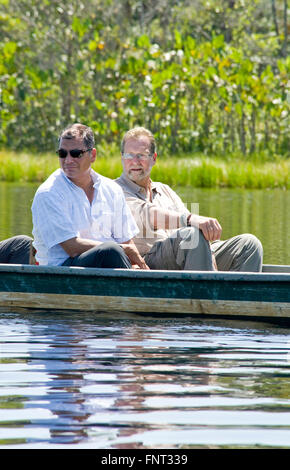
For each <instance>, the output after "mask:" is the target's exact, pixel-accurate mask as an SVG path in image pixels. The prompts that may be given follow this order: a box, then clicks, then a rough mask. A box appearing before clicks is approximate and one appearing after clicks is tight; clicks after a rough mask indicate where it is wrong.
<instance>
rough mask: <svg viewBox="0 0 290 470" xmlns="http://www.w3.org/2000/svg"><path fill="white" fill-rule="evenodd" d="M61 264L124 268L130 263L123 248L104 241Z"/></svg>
mask: <svg viewBox="0 0 290 470" xmlns="http://www.w3.org/2000/svg"><path fill="white" fill-rule="evenodd" d="M63 266H82V267H86V268H124V269H130V268H132V265H131V263H130V261H129V258H128V256H127V255H126V254H125V252H124V250H123V248H122V247H121V246H120V245H118V244H117V243H115V242H106V243H102V244H101V245H98V246H95V247H94V248H91V249H90V250H87V251H85V252H84V253H82V254H81V255H79V256H75V257H74V258H68V259H67V260H66V261H65V262H64V263H63Z"/></svg>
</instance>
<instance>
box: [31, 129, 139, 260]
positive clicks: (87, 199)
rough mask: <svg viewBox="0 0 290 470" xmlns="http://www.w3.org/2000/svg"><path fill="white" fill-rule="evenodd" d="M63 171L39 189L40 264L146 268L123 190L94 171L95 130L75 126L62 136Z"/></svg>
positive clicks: (35, 227) (36, 236) (35, 223)
mask: <svg viewBox="0 0 290 470" xmlns="http://www.w3.org/2000/svg"><path fill="white" fill-rule="evenodd" d="M57 155H58V157H59V164H60V168H59V169H58V170H56V171H55V172H54V173H52V175H50V176H49V178H48V179H47V180H46V181H45V182H44V183H43V184H42V185H41V186H40V187H39V188H38V190H37V192H36V194H35V197H34V200H33V204H32V217H33V236H34V242H33V245H34V247H35V249H36V260H37V262H38V263H39V264H40V265H54V266H56V265H65V266H84V267H100V268H125V269H127V268H131V267H132V266H133V267H139V268H143V269H148V266H147V265H146V263H145V262H144V260H143V258H142V257H141V256H140V255H139V253H138V251H137V249H136V247H135V244H134V242H133V241H132V238H133V237H134V236H135V235H136V234H137V233H138V228H137V225H136V223H135V221H134V219H133V217H132V215H131V212H130V210H129V208H128V207H127V204H126V201H125V198H124V195H123V192H122V190H121V188H120V187H119V186H118V185H117V184H116V183H115V182H114V181H112V180H110V179H109V178H105V177H104V176H102V175H99V174H98V173H96V172H95V171H94V170H93V169H92V167H91V166H92V163H93V162H94V161H95V159H96V149H95V143H94V135H93V132H92V130H91V128H89V127H87V126H84V125H83V124H73V125H72V126H69V127H68V128H66V129H65V130H64V131H63V132H62V133H61V135H60V137H59V146H58V150H57Z"/></svg>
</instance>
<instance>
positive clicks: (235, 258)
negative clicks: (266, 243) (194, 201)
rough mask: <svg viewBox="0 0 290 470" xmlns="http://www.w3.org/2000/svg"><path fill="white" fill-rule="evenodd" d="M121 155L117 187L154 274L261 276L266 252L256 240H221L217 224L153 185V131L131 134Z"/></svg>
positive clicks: (167, 190)
mask: <svg viewBox="0 0 290 470" xmlns="http://www.w3.org/2000/svg"><path fill="white" fill-rule="evenodd" d="M121 156H122V165H123V173H122V175H121V176H120V177H119V178H117V179H116V182H117V183H118V184H119V185H120V186H121V187H122V189H123V191H124V194H125V197H126V201H127V203H128V205H129V207H130V209H131V212H132V214H133V215H134V218H135V220H136V222H137V225H138V227H139V234H138V235H137V236H136V237H135V238H134V241H135V244H136V246H137V248H138V250H139V252H140V254H141V256H143V257H144V260H145V261H146V263H147V265H148V266H149V267H150V269H169V270H180V269H184V270H200V271H212V270H216V269H218V270H221V271H261V269H262V255H263V249H262V245H261V243H260V241H259V240H258V239H257V238H256V237H255V236H253V235H251V234H242V235H238V236H236V237H233V238H230V239H229V240H226V241H221V240H220V237H221V232H222V228H221V226H220V224H219V222H218V221H217V220H216V219H214V218H212V217H203V216H199V215H197V214H196V213H192V212H190V211H189V210H188V209H187V208H186V206H185V205H184V204H183V202H182V200H181V199H180V198H179V196H178V195H177V194H176V193H175V192H174V191H173V190H172V189H171V188H170V187H169V186H168V185H166V184H162V183H157V182H153V181H152V180H151V178H150V174H151V170H152V168H153V166H154V165H155V163H156V158H157V153H156V143H155V139H154V136H153V135H152V133H151V132H150V131H149V130H147V129H145V128H143V127H136V128H134V129H131V130H129V131H128V132H127V133H126V134H125V136H124V138H123V140H122V144H121Z"/></svg>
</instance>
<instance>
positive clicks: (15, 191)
mask: <svg viewBox="0 0 290 470" xmlns="http://www.w3.org/2000/svg"><path fill="white" fill-rule="evenodd" d="M37 186H38V185H35V184H22V185H19V184H12V183H0V214H1V225H0V239H3V238H7V237H10V236H13V235H17V234H19V233H25V234H27V235H30V234H31V230H32V223H31V210H30V207H31V203H32V199H33V195H34V193H35V190H36V188H37ZM176 191H177V193H178V194H179V195H180V196H181V197H182V199H183V201H184V202H186V204H187V205H188V208H189V209H190V207H191V204H198V205H199V206H198V207H197V209H199V213H200V215H207V216H210V217H216V218H217V219H218V220H219V222H220V224H221V225H222V227H223V234H222V238H223V239H227V238H229V237H231V236H233V235H238V234H239V233H249V232H250V233H253V234H254V235H256V236H257V237H258V238H259V239H260V240H261V242H262V244H263V247H264V262H265V263H267V264H290V192H289V191H283V190H280V189H276V190H254V191H248V190H236V189H234V190H232V189H230V190H229V189H218V190H215V189H189V188H176ZM194 207H196V206H194Z"/></svg>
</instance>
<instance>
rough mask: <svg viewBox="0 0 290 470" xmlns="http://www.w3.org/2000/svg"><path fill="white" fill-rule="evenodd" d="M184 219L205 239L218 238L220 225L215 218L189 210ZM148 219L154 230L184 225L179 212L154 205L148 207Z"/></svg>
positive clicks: (212, 239) (220, 231)
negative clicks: (199, 231)
mask: <svg viewBox="0 0 290 470" xmlns="http://www.w3.org/2000/svg"><path fill="white" fill-rule="evenodd" d="M185 219H186V220H187V223H188V225H189V226H192V227H197V228H199V229H200V230H201V231H202V233H203V236H204V238H205V239H206V240H208V241H214V240H219V239H220V237H221V233H222V227H221V226H220V224H219V222H218V221H217V219H214V218H212V217H203V216H201V215H197V214H191V213H190V212H189V213H188V214H187V213H186V214H185ZM149 220H150V224H151V226H152V227H153V228H154V230H157V229H167V230H168V229H176V228H180V227H184V226H185V224H184V223H183V218H182V217H181V215H180V213H179V212H175V211H169V210H166V209H161V208H159V207H154V206H151V207H150V208H149Z"/></svg>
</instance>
